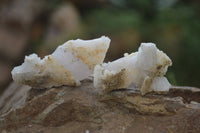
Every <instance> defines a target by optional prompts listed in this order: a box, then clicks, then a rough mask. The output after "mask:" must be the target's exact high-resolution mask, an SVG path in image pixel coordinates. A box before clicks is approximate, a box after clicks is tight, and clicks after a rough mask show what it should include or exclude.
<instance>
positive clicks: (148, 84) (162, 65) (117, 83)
mask: <svg viewBox="0 0 200 133" xmlns="http://www.w3.org/2000/svg"><path fill="white" fill-rule="evenodd" d="M171 65H172V62H171V60H170V58H169V57H168V56H167V55H166V54H165V53H163V52H162V51H160V50H158V49H157V47H156V45H155V44H153V43H142V44H141V46H140V47H139V50H138V52H135V53H132V54H130V55H128V54H125V57H122V58H120V59H118V60H115V61H113V62H109V63H103V64H100V65H97V66H96V67H95V69H94V86H95V87H96V88H100V89H104V90H105V91H106V92H108V91H112V90H115V89H121V88H128V87H129V86H130V85H132V84H134V86H137V87H138V88H140V91H141V93H142V94H143V95H144V94H146V93H148V92H151V91H156V92H165V91H168V90H169V88H170V86H171V85H170V83H169V82H168V80H167V78H165V77H164V75H165V73H166V72H167V68H168V66H171Z"/></svg>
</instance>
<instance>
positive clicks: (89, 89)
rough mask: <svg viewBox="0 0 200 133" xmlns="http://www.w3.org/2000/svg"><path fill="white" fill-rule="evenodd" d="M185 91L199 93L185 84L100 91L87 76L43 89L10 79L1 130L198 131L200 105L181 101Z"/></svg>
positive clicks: (1, 113)
mask: <svg viewBox="0 0 200 133" xmlns="http://www.w3.org/2000/svg"><path fill="white" fill-rule="evenodd" d="M10 90H12V92H11V93H9V92H10ZM188 91H190V92H191V93H192V94H193V95H198V96H199V95H200V94H199V92H200V90H199V89H194V88H189V89H188V88H185V87H181V88H180V87H178V88H176V87H173V88H171V90H170V92H169V93H168V94H163V95H161V94H159V95H158V94H153V93H150V94H147V95H145V96H141V95H140V93H138V92H137V91H133V90H117V91H113V92H111V93H108V94H104V93H103V92H102V91H101V90H97V89H95V88H94V87H93V84H92V81H88V80H85V81H83V84H82V86H80V87H66V86H63V87H60V88H51V89H46V90H37V89H30V88H27V87H25V86H19V85H16V84H14V83H13V84H12V85H11V86H10V87H9V88H8V89H7V91H6V92H5V93H4V95H3V97H2V98H1V99H0V105H1V106H0V107H1V108H0V130H1V131H6V132H29V133H40V132H48V133H54V132H59V133H65V132H68V133H74V132H92V133H107V132H109V133H132V132H134V133H140V132H142V133H149V132H153V133H160V132H163V133H165V132H166V133H186V132H187V133H188V132H190V133H197V132H200V126H199V125H200V121H199V118H200V104H199V101H198V97H196V98H193V99H192V101H187V100H185V99H188V98H189V97H190V95H187V93H188ZM174 92H176V93H174ZM13 97H14V98H13ZM11 101H12V102H11ZM5 103H8V104H5ZM5 110H6V111H5Z"/></svg>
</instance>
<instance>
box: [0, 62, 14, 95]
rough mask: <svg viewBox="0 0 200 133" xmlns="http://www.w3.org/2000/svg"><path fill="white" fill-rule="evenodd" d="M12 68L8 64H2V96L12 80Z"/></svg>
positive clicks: (0, 80)
mask: <svg viewBox="0 0 200 133" xmlns="http://www.w3.org/2000/svg"><path fill="white" fill-rule="evenodd" d="M10 71H11V67H10V66H9V65H8V64H7V63H3V62H0V95H1V92H2V91H3V90H4V88H5V87H6V85H8V83H9V82H10V80H11V74H10Z"/></svg>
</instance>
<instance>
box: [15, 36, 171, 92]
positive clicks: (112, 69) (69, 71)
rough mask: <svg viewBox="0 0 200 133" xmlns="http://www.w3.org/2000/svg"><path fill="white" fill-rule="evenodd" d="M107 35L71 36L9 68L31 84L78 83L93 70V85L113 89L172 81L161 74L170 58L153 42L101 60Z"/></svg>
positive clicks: (157, 87) (161, 86)
mask: <svg viewBox="0 0 200 133" xmlns="http://www.w3.org/2000/svg"><path fill="white" fill-rule="evenodd" d="M109 45H110V39H109V38H108V37H105V36H102V37H101V38H98V39H93V40H87V41H86V40H80V39H78V40H70V41H67V42H66V43H64V44H63V45H61V46H59V47H58V48H57V49H56V50H55V51H54V52H53V54H51V55H48V56H46V57H45V58H44V59H40V58H39V57H38V56H37V55H36V54H32V55H30V56H26V57H25V61H24V63H23V64H22V65H21V66H18V67H15V68H14V69H13V71H12V77H13V79H14V81H16V82H18V83H21V84H26V85H29V86H32V87H34V88H49V87H53V86H62V85H69V86H77V85H80V81H81V80H83V79H86V78H88V77H89V76H91V75H92V74H93V76H94V86H95V87H96V88H97V89H103V90H104V92H110V91H112V90H116V89H122V88H130V86H134V87H135V88H139V89H140V91H141V93H142V94H143V95H144V94H146V93H148V92H151V91H155V92H158V93H159V92H166V91H169V88H170V86H171V84H170V83H169V82H168V80H167V78H165V77H164V75H165V73H166V72H167V69H168V66H171V65H172V61H171V60H170V58H169V57H168V56H167V55H166V54H165V53H164V52H162V51H160V50H159V49H157V47H156V45H155V44H153V43H142V44H141V46H140V47H139V49H138V51H137V52H135V53H131V54H125V55H124V57H122V58H120V59H117V60H115V61H113V62H108V63H103V60H104V58H105V54H106V52H107V50H108V48H109Z"/></svg>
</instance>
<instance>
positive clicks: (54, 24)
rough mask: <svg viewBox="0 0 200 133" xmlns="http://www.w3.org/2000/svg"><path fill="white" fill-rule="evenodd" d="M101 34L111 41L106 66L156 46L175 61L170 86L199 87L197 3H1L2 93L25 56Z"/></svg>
mask: <svg viewBox="0 0 200 133" xmlns="http://www.w3.org/2000/svg"><path fill="white" fill-rule="evenodd" d="M102 35H106V36H109V37H110V38H111V46H110V49H109V51H108V53H107V56H106V61H108V60H110V61H112V60H115V59H117V58H119V57H122V56H123V53H125V52H128V53H131V52H134V51H137V49H138V47H139V45H140V43H141V42H154V43H156V44H157V47H158V48H159V49H161V50H163V51H164V52H166V53H167V54H168V55H169V57H170V58H171V59H172V61H173V66H172V67H170V68H169V71H168V73H167V77H168V79H169V81H170V82H171V83H172V84H174V85H181V86H182V85H187V86H197V87H200V82H199V79H200V78H199V75H200V1H199V0H1V1H0V73H1V75H0V88H1V91H2V90H4V88H6V86H7V85H8V84H9V82H11V80H12V79H11V75H10V71H11V70H12V68H13V67H14V66H16V65H20V64H21V63H22V62H23V59H24V56H25V55H29V54H31V53H33V52H36V53H37V54H39V55H40V56H41V57H43V56H44V55H46V54H50V53H51V52H52V51H54V50H55V48H56V47H57V46H58V45H60V44H62V43H64V42H65V41H67V40H70V39H77V38H81V39H93V38H97V37H100V36H102Z"/></svg>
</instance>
